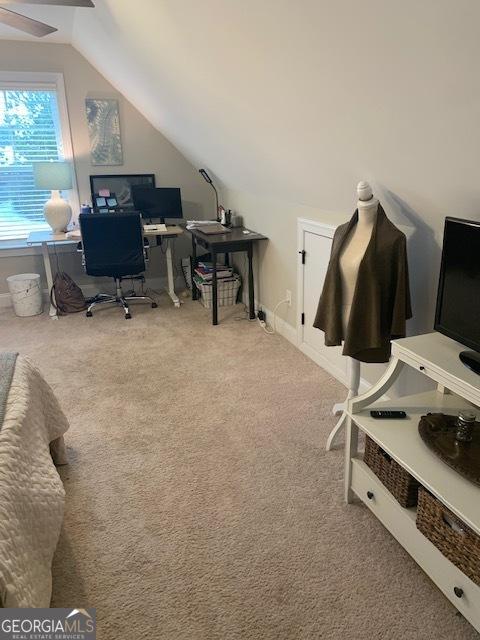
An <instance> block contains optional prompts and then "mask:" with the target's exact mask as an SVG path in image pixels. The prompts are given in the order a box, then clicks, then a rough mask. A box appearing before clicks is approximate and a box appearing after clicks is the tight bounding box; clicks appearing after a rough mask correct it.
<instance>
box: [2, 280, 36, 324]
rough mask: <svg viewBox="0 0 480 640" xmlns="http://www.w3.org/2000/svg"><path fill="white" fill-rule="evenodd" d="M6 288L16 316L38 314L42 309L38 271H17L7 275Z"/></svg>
mask: <svg viewBox="0 0 480 640" xmlns="http://www.w3.org/2000/svg"><path fill="white" fill-rule="evenodd" d="M7 283H8V288H9V290H10V294H11V296H12V302H13V308H14V310H15V313H16V315H17V316H20V317H22V318H24V317H26V316H38V314H39V313H42V311H43V308H42V307H43V305H42V290H41V288H40V276H39V275H38V273H19V274H18V275H16V276H8V278H7Z"/></svg>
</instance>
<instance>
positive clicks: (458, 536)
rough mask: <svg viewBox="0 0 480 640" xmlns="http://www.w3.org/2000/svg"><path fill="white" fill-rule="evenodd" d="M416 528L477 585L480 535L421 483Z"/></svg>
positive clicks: (478, 578)
mask: <svg viewBox="0 0 480 640" xmlns="http://www.w3.org/2000/svg"><path fill="white" fill-rule="evenodd" d="M417 529H418V530H419V531H421V532H422V533H423V535H424V536H425V537H426V538H428V539H429V540H430V542H431V543H433V544H434V545H435V546H436V547H437V549H438V550H439V551H440V552H441V553H442V554H443V555H444V556H445V557H446V558H448V559H449V560H450V562H452V563H453V564H454V565H455V566H456V567H458V568H459V569H460V571H463V573H464V574H465V575H466V576H468V577H469V578H470V580H472V581H473V582H475V584H478V585H480V536H478V535H477V534H476V533H474V532H473V531H472V530H471V529H470V528H469V527H467V525H466V524H464V523H463V522H462V521H461V520H460V519H459V518H457V516H455V515H453V513H452V512H451V511H449V510H448V509H447V508H446V507H445V506H444V505H443V504H442V503H441V502H440V501H439V500H437V498H435V497H434V496H432V494H431V493H429V492H428V491H427V490H426V489H424V488H423V487H421V488H420V490H419V493H418V509H417Z"/></svg>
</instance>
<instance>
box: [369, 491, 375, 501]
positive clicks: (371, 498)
mask: <svg viewBox="0 0 480 640" xmlns="http://www.w3.org/2000/svg"><path fill="white" fill-rule="evenodd" d="M367 498H368V499H369V500H373V498H374V495H373V492H372V491H367Z"/></svg>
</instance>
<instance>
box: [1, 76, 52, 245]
mask: <svg viewBox="0 0 480 640" xmlns="http://www.w3.org/2000/svg"><path fill="white" fill-rule="evenodd" d="M62 158H63V145H62V136H61V127H60V118H59V112H58V99H57V92H56V88H55V87H54V86H48V85H43V86H37V87H35V88H32V87H29V86H24V87H22V86H20V85H18V84H16V85H12V84H10V83H9V84H7V85H5V84H1V83H0V240H16V239H21V238H26V237H27V236H28V234H29V233H30V232H31V231H40V230H43V229H48V228H49V226H48V225H47V223H46V222H45V219H44V217H43V205H44V204H45V202H46V201H47V200H48V199H49V198H50V192H49V191H43V190H38V189H35V183H34V179H33V167H32V163H33V162H37V161H41V160H60V159H62Z"/></svg>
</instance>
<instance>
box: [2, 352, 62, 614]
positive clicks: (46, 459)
mask: <svg viewBox="0 0 480 640" xmlns="http://www.w3.org/2000/svg"><path fill="white" fill-rule="evenodd" d="M67 429H68V422H67V419H66V418H65V415H64V414H63V412H62V410H61V409H60V406H59V404H58V402H57V400H56V398H55V396H54V395H53V391H52V390H51V388H50V387H49V385H48V384H47V383H46V382H45V380H44V379H43V378H42V376H41V374H40V372H39V371H38V370H37V369H36V368H35V366H34V365H33V364H32V363H31V362H30V361H29V360H28V359H27V358H25V357H22V356H18V358H17V362H16V365H15V371H14V374H13V378H12V384H11V387H10V391H9V394H8V398H7V404H6V411H5V419H4V422H3V426H1V429H0V605H2V606H4V607H49V606H50V598H51V591H52V574H51V565H52V558H53V554H54V551H55V547H56V545H57V542H58V537H59V534H60V528H61V525H62V519H63V505H64V498H65V492H64V489H63V484H62V481H61V479H60V477H59V475H58V472H57V470H56V468H55V465H54V463H53V461H52V455H53V456H54V457H55V458H56V460H55V461H56V462H57V464H64V463H66V457H65V448H64V444H63V438H62V436H63V434H64V433H65V432H66V431H67ZM53 441H55V442H53ZM50 443H53V444H52V454H51V453H50Z"/></svg>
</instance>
